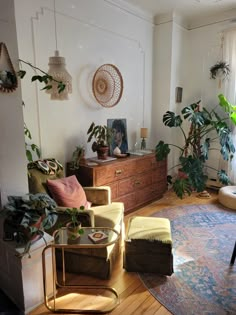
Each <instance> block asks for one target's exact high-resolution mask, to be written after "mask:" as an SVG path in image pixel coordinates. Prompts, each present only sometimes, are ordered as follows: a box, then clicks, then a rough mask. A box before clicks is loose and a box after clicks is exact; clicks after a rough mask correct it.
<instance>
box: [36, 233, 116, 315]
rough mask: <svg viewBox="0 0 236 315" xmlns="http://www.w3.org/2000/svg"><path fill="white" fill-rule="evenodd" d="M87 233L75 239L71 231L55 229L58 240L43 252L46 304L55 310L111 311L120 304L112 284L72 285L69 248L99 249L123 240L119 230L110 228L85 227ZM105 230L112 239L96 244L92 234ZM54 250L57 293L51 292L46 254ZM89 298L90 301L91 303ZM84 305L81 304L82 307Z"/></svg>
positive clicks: (53, 265) (54, 283)
mask: <svg viewBox="0 0 236 315" xmlns="http://www.w3.org/2000/svg"><path fill="white" fill-rule="evenodd" d="M83 230H84V234H82V235H81V236H80V237H79V238H77V239H75V240H74V239H73V240H71V239H70V238H68V236H67V230H66V228H65V227H62V228H61V229H59V230H56V231H55V232H54V235H53V236H54V243H52V244H50V245H48V246H47V247H45V249H44V250H43V253H42V263H43V286H44V303H45V306H46V307H47V309H48V310H50V311H51V312H54V313H108V312H110V311H112V310H113V309H114V308H115V307H116V306H117V305H118V304H119V296H118V293H117V291H116V290H115V289H114V288H112V287H109V286H105V285H98V284H89V285H87V284H81V283H79V284H73V285H72V284H68V281H67V275H66V266H65V264H66V262H65V251H66V250H80V249H82V248H83V249H94V250H96V249H98V248H106V247H107V246H110V245H112V244H115V243H116V242H117V241H118V239H119V234H118V232H117V231H116V230H114V229H112V228H108V227H99V228H92V227H83ZM98 231H102V232H104V233H106V234H107V236H108V238H107V239H104V240H103V241H101V242H99V243H93V242H92V241H91V240H90V238H89V237H88V234H90V233H93V232H98ZM51 249H52V261H51V266H52V270H53V293H52V294H50V295H49V294H48V291H47V287H48V282H47V268H50V266H48V265H47V264H46V261H45V256H46V253H47V251H48V250H51ZM56 249H57V250H58V249H60V250H61V254H62V279H61V280H60V282H59V281H58V279H57V264H56V257H55V251H56ZM87 301H88V302H87ZM79 305H80V306H79Z"/></svg>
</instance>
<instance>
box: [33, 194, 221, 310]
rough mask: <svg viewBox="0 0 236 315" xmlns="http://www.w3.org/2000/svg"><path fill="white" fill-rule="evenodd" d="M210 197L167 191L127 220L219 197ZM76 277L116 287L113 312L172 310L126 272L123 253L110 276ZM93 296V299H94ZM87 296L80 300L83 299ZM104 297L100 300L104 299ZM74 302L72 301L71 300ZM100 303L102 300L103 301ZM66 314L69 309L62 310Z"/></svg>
mask: <svg viewBox="0 0 236 315" xmlns="http://www.w3.org/2000/svg"><path fill="white" fill-rule="evenodd" d="M210 194H211V198H209V199H201V198H198V197H197V195H196V194H194V195H192V196H191V197H185V198H184V199H182V200H180V199H178V198H177V197H176V196H175V195H174V193H173V192H170V191H168V192H167V193H166V194H165V196H164V197H163V198H162V199H160V200H158V201H156V202H154V203H152V204H149V205H147V206H145V207H143V208H141V209H139V210H137V211H135V212H133V213H132V214H129V215H127V216H125V224H127V221H128V218H129V217H130V216H131V215H141V216H149V215H151V214H152V213H154V212H156V211H158V210H161V209H163V208H168V207H173V206H177V205H181V204H197V203H198V204H199V203H201V204H205V203H214V202H216V200H217V193H216V192H214V191H210ZM73 278H74V280H75V281H78V280H79V281H80V282H81V283H91V282H93V283H94V282H95V283H96V284H105V285H109V286H112V287H114V288H115V289H116V290H117V292H118V294H119V298H120V303H119V305H118V306H117V307H116V308H115V309H114V310H113V311H112V312H110V314H111V315H118V314H124V315H131V314H135V315H141V314H142V315H143V314H145V315H167V314H171V313H170V312H169V311H168V310H167V309H166V308H165V307H164V306H162V305H161V304H160V303H159V302H158V301H157V300H156V299H155V298H154V297H153V296H152V295H151V294H150V293H149V291H147V290H146V288H145V286H144V285H143V284H142V282H141V281H140V279H139V276H138V274H137V273H132V272H126V271H125V270H124V269H123V262H122V255H120V257H119V259H118V260H117V262H116V265H115V268H114V270H113V273H112V277H111V279H110V280H106V281H105V280H99V279H95V278H93V279H91V278H89V277H85V276H84V277H83V276H75V275H73ZM91 300H92V299H91ZM83 302H84V300H81V303H83ZM103 302H104V301H100V303H103ZM70 303H71V302H70ZM91 303H93V304H96V301H95V300H94V299H93V301H91ZM100 305H101V304H100ZM43 314H45V315H46V314H51V313H50V312H49V311H48V310H47V308H46V307H45V306H44V305H41V306H40V307H38V308H37V309H35V310H33V311H32V312H31V313H30V315H43ZM63 314H66V313H63Z"/></svg>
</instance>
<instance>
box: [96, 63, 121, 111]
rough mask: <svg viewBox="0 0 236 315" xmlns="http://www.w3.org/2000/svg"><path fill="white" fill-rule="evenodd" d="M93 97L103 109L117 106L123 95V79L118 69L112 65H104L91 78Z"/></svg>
mask: <svg viewBox="0 0 236 315" xmlns="http://www.w3.org/2000/svg"><path fill="white" fill-rule="evenodd" d="M92 85H93V95H94V97H95V98H96V100H97V102H98V103H99V104H100V105H102V106H103V107H113V106H115V105H117V104H118V103H119V101H120V99H121V96H122V93H123V79H122V76H121V73H120V71H119V69H118V68H117V67H116V66H114V65H112V64H104V65H102V66H101V67H99V68H98V69H97V71H96V72H95V74H94V76H93V83H92Z"/></svg>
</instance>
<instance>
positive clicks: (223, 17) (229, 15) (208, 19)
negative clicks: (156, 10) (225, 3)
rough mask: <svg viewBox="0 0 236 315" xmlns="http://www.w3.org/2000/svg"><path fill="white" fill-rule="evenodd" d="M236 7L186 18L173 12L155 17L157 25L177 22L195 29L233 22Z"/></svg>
mask: <svg viewBox="0 0 236 315" xmlns="http://www.w3.org/2000/svg"><path fill="white" fill-rule="evenodd" d="M235 16H236V9H231V10H227V11H222V12H221V13H220V14H219V13H218V14H214V15H208V16H204V17H192V18H184V17H182V16H181V15H178V14H175V12H171V13H169V14H163V15H156V16H155V18H154V24H155V25H161V24H165V23H170V22H175V23H177V24H178V25H180V26H182V27H183V28H185V29H186V30H189V31H191V30H194V29H197V28H201V27H206V26H210V25H214V24H218V23H222V22H227V21H228V22H231V21H233V20H235Z"/></svg>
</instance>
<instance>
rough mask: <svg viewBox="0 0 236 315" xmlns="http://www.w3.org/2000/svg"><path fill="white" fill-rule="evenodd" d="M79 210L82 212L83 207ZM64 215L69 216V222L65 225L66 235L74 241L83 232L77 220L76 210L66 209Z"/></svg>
mask: <svg viewBox="0 0 236 315" xmlns="http://www.w3.org/2000/svg"><path fill="white" fill-rule="evenodd" d="M79 210H84V206H81V207H80V208H79ZM66 213H67V214H69V216H70V221H69V222H68V223H67V224H66V228H67V235H68V237H69V239H72V240H75V239H77V238H78V237H79V236H80V235H81V234H83V233H84V230H83V229H82V228H81V222H80V221H79V220H78V209H77V208H67V209H66Z"/></svg>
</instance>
